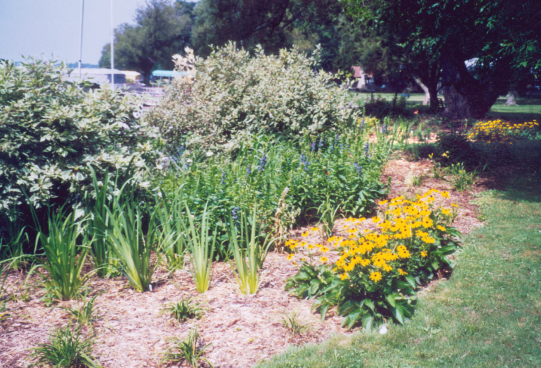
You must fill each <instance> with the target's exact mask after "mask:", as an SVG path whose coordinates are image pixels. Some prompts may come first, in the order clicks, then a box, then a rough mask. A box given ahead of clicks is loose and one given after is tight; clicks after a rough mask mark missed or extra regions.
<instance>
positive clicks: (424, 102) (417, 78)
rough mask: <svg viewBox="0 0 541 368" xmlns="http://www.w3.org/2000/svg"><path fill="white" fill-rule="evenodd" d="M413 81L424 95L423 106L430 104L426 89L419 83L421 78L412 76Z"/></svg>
mask: <svg viewBox="0 0 541 368" xmlns="http://www.w3.org/2000/svg"><path fill="white" fill-rule="evenodd" d="M413 80H414V81H415V83H417V85H419V87H421V89H422V90H423V92H424V93H425V99H424V100H423V105H428V104H430V92H429V91H428V87H427V86H425V84H424V83H423V82H421V78H419V77H415V76H414V77H413Z"/></svg>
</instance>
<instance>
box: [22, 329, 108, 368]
mask: <svg viewBox="0 0 541 368" xmlns="http://www.w3.org/2000/svg"><path fill="white" fill-rule="evenodd" d="M93 345H94V339H91V338H90V339H89V338H86V337H85V336H84V335H83V334H82V333H81V328H80V327H75V328H73V329H72V328H71V324H68V325H66V326H65V327H63V328H55V329H54V330H53V331H51V333H50V337H49V341H48V342H46V343H43V344H39V345H38V346H37V347H35V348H33V349H32V354H30V358H31V360H32V363H31V365H30V366H31V367H34V366H43V365H49V366H54V367H59V368H71V367H79V366H82V367H89V368H99V367H100V365H99V364H97V363H96V362H95V359H94V358H93V357H92V348H93Z"/></svg>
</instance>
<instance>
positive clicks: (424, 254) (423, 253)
mask: <svg viewBox="0 0 541 368" xmlns="http://www.w3.org/2000/svg"><path fill="white" fill-rule="evenodd" d="M427 255H428V253H427V252H425V251H424V250H423V251H422V252H421V257H423V258H424V257H426V256H427Z"/></svg>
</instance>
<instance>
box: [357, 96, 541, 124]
mask: <svg viewBox="0 0 541 368" xmlns="http://www.w3.org/2000/svg"><path fill="white" fill-rule="evenodd" d="M350 96H351V97H350V98H351V101H355V102H356V103H361V102H362V101H365V100H368V99H370V97H371V94H370V93H367V92H350ZM379 96H381V97H383V98H384V99H386V100H387V101H392V100H393V98H394V93H374V98H378V97H379ZM398 97H400V94H398ZM438 98H441V99H442V100H444V98H443V96H438ZM423 99H424V94H423V93H412V94H411V95H410V97H409V98H408V99H407V100H406V104H407V105H408V106H410V107H413V106H417V105H421V104H422V103H423ZM506 101H507V98H506V97H505V96H501V97H500V98H498V100H497V101H496V103H495V104H494V106H492V108H491V109H490V111H489V113H488V114H487V118H488V119H502V120H515V121H530V120H532V119H537V121H541V98H522V97H519V98H518V99H517V104H518V106H506V105H505V102H506Z"/></svg>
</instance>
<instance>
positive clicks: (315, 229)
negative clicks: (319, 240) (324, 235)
mask: <svg viewBox="0 0 541 368" xmlns="http://www.w3.org/2000/svg"><path fill="white" fill-rule="evenodd" d="M310 231H319V228H318V227H313V228H311V229H310Z"/></svg>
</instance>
